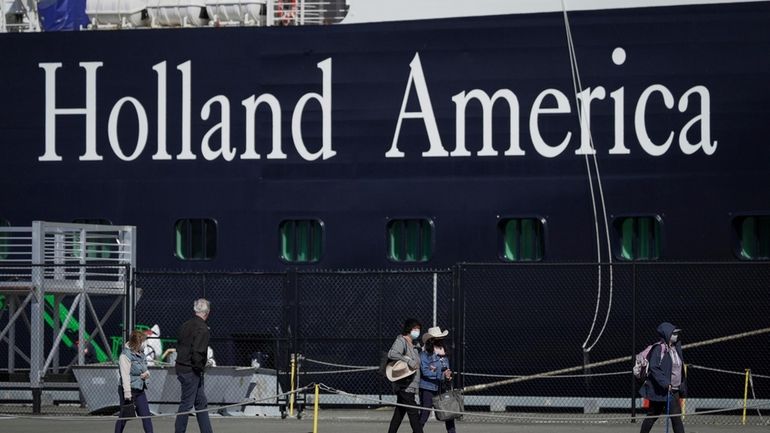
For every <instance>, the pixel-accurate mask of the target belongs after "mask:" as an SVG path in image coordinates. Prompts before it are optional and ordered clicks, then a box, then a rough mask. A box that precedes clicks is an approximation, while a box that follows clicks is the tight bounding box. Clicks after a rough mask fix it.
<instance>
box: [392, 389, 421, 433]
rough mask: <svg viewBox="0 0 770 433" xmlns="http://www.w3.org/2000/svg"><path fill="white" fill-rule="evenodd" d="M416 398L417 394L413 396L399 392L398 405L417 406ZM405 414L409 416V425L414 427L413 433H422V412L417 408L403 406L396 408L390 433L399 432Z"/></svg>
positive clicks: (397, 395) (397, 394)
mask: <svg viewBox="0 0 770 433" xmlns="http://www.w3.org/2000/svg"><path fill="white" fill-rule="evenodd" d="M415 396H416V394H412V393H411V392H406V391H398V392H397V393H396V403H398V404H408V405H410V406H417V401H416V400H415ZM405 414H406V415H408V416H409V425H410V426H412V433H422V424H420V410H419V409H417V408H411V407H410V408H406V407H401V406H396V408H395V410H394V411H393V418H391V419H390V428H389V429H388V433H396V432H397V431H398V427H399V426H400V425H401V420H403V419H404V415H405Z"/></svg>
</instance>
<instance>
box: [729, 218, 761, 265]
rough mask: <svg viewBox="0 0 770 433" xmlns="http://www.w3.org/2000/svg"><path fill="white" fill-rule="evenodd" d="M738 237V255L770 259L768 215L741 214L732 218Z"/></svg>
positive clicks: (743, 257)
mask: <svg viewBox="0 0 770 433" xmlns="http://www.w3.org/2000/svg"><path fill="white" fill-rule="evenodd" d="M733 228H734V229H735V231H736V234H737V235H738V236H737V239H738V249H737V250H738V251H737V252H738V257H740V258H741V259H745V260H770V216H768V215H755V216H743V217H738V218H735V219H734V220H733Z"/></svg>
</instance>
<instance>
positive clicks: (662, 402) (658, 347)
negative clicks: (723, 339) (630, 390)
mask: <svg viewBox="0 0 770 433" xmlns="http://www.w3.org/2000/svg"><path fill="white" fill-rule="evenodd" d="M679 331H680V330H679V329H678V328H677V327H676V326H674V325H672V324H670V323H668V322H664V323H661V324H660V325H659V326H658V335H660V342H659V343H658V344H655V345H654V346H653V347H652V349H651V350H650V354H649V360H650V364H649V367H648V371H649V373H648V375H647V380H645V382H644V385H642V388H641V389H640V390H639V394H641V396H642V397H644V398H646V399H647V400H649V401H650V409H649V412H648V414H647V417H645V419H644V422H642V430H641V433H648V432H649V431H650V430H652V426H653V425H654V424H655V421H657V420H658V417H659V416H660V415H665V414H667V413H668V414H670V415H671V426H672V427H673V428H674V433H684V425H683V424H682V417H681V414H682V407H681V402H680V399H681V398H686V397H687V382H686V378H685V374H684V358H682V342H681V341H680V340H679Z"/></svg>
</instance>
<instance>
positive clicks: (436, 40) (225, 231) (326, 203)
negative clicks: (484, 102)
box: [0, 2, 770, 270]
mask: <svg viewBox="0 0 770 433" xmlns="http://www.w3.org/2000/svg"><path fill="white" fill-rule="evenodd" d="M570 19H571V27H572V31H573V38H574V42H575V50H576V55H577V62H578V66H579V71H580V78H581V81H582V84H583V86H584V87H593V88H596V87H598V86H602V87H603V88H604V89H606V93H607V95H606V97H605V98H604V99H603V100H595V101H593V103H592V105H591V125H592V134H593V140H594V143H595V146H596V149H597V157H598V162H599V167H600V169H601V175H602V186H603V192H604V198H605V201H606V205H607V213H608V217H609V218H610V220H612V218H613V217H616V216H624V215H660V216H661V218H662V221H663V225H662V227H663V246H662V256H661V257H662V259H664V260H680V261H681V260H708V261H712V260H720V261H721V260H735V259H736V255H735V239H734V237H735V234H734V232H733V230H732V228H731V227H732V226H731V219H732V218H733V216H735V215H740V214H746V213H748V214H767V213H768V212H770V207H769V206H770V205H769V204H768V203H770V200H769V199H770V192H768V191H767V189H766V188H764V186H765V185H766V183H767V180H768V178H769V176H768V174H769V173H768V167H769V164H768V162H770V146H767V143H766V141H767V137H768V136H770V122H768V121H767V119H768V118H770V79H769V78H770V58H768V56H767V53H768V52H769V51H770V33H769V32H767V23H768V22H770V5H768V3H765V2H762V3H749V4H735V5H710V6H692V7H669V8H647V9H627V10H616V11H592V12H579V13H572V14H571V15H570ZM2 45H3V46H4V47H5V48H4V51H6V50H8V52H9V53H10V55H8V56H7V57H6V61H5V64H4V65H3V67H2V68H1V69H0V82H3V83H5V84H6V86H7V85H8V83H12V84H13V85H12V86H10V87H6V88H5V90H4V93H3V95H2V97H1V99H0V101H1V103H0V142H1V143H2V147H0V217H3V218H5V219H7V220H9V221H10V222H11V223H12V224H13V225H28V224H29V223H30V221H32V220H35V219H44V220H56V221H71V220H73V219H75V218H105V219H108V220H110V221H112V222H113V223H116V224H132V225H137V226H138V228H139V233H140V241H139V265H140V267H141V268H174V269H244V268H248V269H262V270H282V269H284V268H285V267H286V266H287V264H286V263H284V262H283V261H282V260H281V259H280V257H279V256H280V254H279V232H278V225H279V223H280V221H282V220H284V219H286V218H318V219H320V220H322V221H323V224H324V241H323V253H322V258H321V260H320V261H319V262H318V263H316V264H315V265H310V266H316V267H320V268H391V267H393V268H400V267H404V266H414V264H399V263H393V262H391V261H389V260H388V258H387V255H386V234H385V225H386V221H387V219H388V218H413V217H425V218H430V219H432V220H433V222H434V225H435V246H434V255H433V257H432V258H431V260H430V261H428V262H427V263H423V264H421V265H424V266H428V267H447V266H450V265H452V264H453V263H456V262H460V261H474V262H494V261H499V260H500V259H499V248H498V232H497V222H498V219H499V218H500V217H505V216H536V217H541V218H544V219H545V228H546V244H545V260H546V261H549V262H561V261H591V260H595V259H596V246H595V244H596V241H595V234H594V220H593V212H592V208H591V200H590V189H589V184H588V178H587V176H586V165H585V160H584V156H582V155H576V154H575V152H576V151H577V150H578V149H579V148H580V135H581V129H580V123H579V121H578V116H577V114H576V107H575V100H574V94H575V91H574V90H573V82H572V74H571V72H570V71H571V69H570V59H569V51H568V47H567V43H566V36H565V30H564V22H563V17H562V15H561V14H535V15H517V16H498V17H488V18H467V19H449V20H435V21H420V22H409V23H388V24H367V25H341V26H326V27H306V28H299V27H298V28H261V29H260V28H237V29H224V28H221V29H220V28H209V29H180V30H173V31H171V30H137V31H113V32H109V31H104V32H74V33H67V34H64V33H58V34H21V35H16V34H5V35H2ZM617 47H622V48H623V49H624V50H625V53H626V56H627V58H626V60H625V62H624V63H623V64H621V65H617V64H615V63H613V58H612V55H613V50H615V49H616V48H617ZM7 54H8V53H7ZM416 54H419V59H420V61H421V67H422V71H423V73H424V77H425V80H426V83H427V89H428V90H429V92H430V101H431V103H432V108H433V111H434V112H435V118H436V123H437V126H438V132H439V135H440V139H441V142H442V145H443V148H445V149H446V150H447V151H449V152H451V151H453V150H455V146H456V137H455V125H456V121H457V117H456V114H455V113H456V110H455V104H454V103H453V102H452V97H453V96H454V95H457V94H458V93H460V92H463V91H465V92H469V91H471V90H472V89H481V90H483V91H484V92H486V93H487V94H489V95H492V94H493V93H494V92H495V91H497V90H499V89H509V90H511V92H513V93H514V94H515V96H516V97H517V98H518V102H519V108H520V113H519V116H518V118H519V124H520V131H519V138H520V140H519V147H520V148H521V150H523V152H524V153H525V154H524V155H519V156H506V155H504V152H505V151H506V150H507V149H508V148H509V139H510V134H509V133H508V130H509V126H508V124H509V112H510V111H509V108H508V107H506V105H505V104H504V103H500V102H498V103H497V104H496V105H495V106H494V107H495V108H494V115H493V118H494V120H493V145H494V148H495V150H497V151H498V152H499V154H498V155H497V156H478V155H477V153H478V152H479V150H480V149H481V137H482V110H481V109H480V105H479V104H478V103H477V102H476V101H471V102H469V103H468V108H467V110H466V116H465V118H466V122H465V123H466V137H467V138H466V142H467V148H468V150H469V152H470V153H471V156H464V157H461V156H446V157H423V156H422V155H421V153H422V152H426V151H428V149H429V148H430V143H429V139H428V133H427V132H426V126H425V123H424V122H423V121H422V120H419V119H404V120H403V125H402V127H401V131H400V136H399V140H398V144H397V147H398V149H399V150H400V151H401V152H403V153H404V155H405V156H404V157H403V158H387V157H386V153H387V152H388V151H389V150H390V149H391V146H392V143H393V139H394V134H395V130H396V124H397V120H398V119H399V113H400V109H401V104H402V101H403V99H404V93H405V90H406V89H407V85H408V80H409V78H410V72H411V71H412V70H411V69H410V62H412V61H413V60H414V59H415V55H416ZM326 59H331V61H330V64H331V98H332V100H331V107H332V110H331V148H332V149H333V151H334V152H335V153H336V154H335V155H334V156H332V157H330V158H328V159H325V160H324V159H322V158H319V159H317V160H314V161H306V160H305V159H303V158H302V157H301V155H300V154H299V153H298V151H297V150H296V149H295V146H294V144H293V141H292V138H293V135H292V125H291V123H292V122H291V120H292V113H293V110H294V108H295V106H296V104H297V101H298V100H299V99H300V97H302V96H303V95H306V94H307V93H308V92H316V93H319V92H321V91H322V70H321V69H320V67H319V66H318V64H319V63H320V62H323V61H325V60H326ZM187 61H190V64H189V67H190V71H191V74H190V80H191V89H192V90H191V91H192V93H191V97H190V101H191V103H190V105H191V118H192V120H191V125H190V127H189V129H190V137H191V139H190V143H191V147H190V149H191V152H192V153H193V154H194V155H195V158H196V159H195V160H180V159H179V158H178V155H179V154H180V152H181V151H182V131H183V130H184V129H185V128H184V126H183V122H182V111H183V109H184V108H183V106H182V102H181V101H182V98H183V95H182V87H183V85H182V73H181V72H180V70H178V69H177V66H179V65H182V64H184V63H185V62H187ZM56 62H60V63H61V64H62V65H61V67H60V68H58V69H57V70H56V75H55V80H56V81H55V82H56V94H55V104H56V107H57V108H84V106H85V104H86V102H85V101H86V71H85V69H84V68H83V67H80V66H79V63H80V62H102V63H103V65H101V66H100V67H99V68H98V69H97V72H96V74H97V75H96V77H97V78H96V82H97V84H96V99H95V100H96V120H95V122H96V152H97V153H98V155H100V156H101V157H102V158H103V159H102V160H100V161H80V160H79V159H78V158H79V156H81V155H83V154H84V153H85V151H86V121H85V120H86V116H85V115H63V114H60V115H57V116H56V128H55V139H56V153H57V154H58V156H60V157H61V161H39V160H38V159H39V158H40V157H42V156H43V155H44V153H45V151H46V148H45V131H46V128H47V125H46V108H45V101H46V88H45V79H46V74H47V72H46V71H45V70H44V68H43V67H42V66H41V64H43V63H56ZM161 62H165V67H166V80H165V83H166V86H167V89H166V93H165V95H166V102H167V106H166V113H167V114H166V116H165V117H164V119H165V127H166V140H167V144H166V147H167V151H168V154H169V155H170V158H171V160H153V159H152V156H153V155H154V154H156V152H157V150H158V139H157V135H158V128H159V120H158V109H157V101H158V97H157V94H158V88H157V86H158V74H157V73H156V72H155V71H154V70H153V66H154V65H158V64H160V63H161ZM656 84H659V85H662V86H664V87H665V88H666V89H668V90H669V91H670V93H671V94H672V96H673V103H674V107H673V108H667V107H666V106H665V105H664V99H663V97H662V94H661V93H655V94H653V95H652V96H650V98H649V100H648V102H647V105H646V107H647V108H646V114H645V116H644V119H645V124H646V129H647V135H648V136H649V137H650V140H652V141H653V142H655V143H657V144H660V143H663V142H664V141H665V140H666V138H667V137H668V135H669V134H670V133H673V141H672V144H671V145H670V147H669V148H668V150H667V151H666V152H665V153H664V154H662V155H660V156H652V155H650V154H649V153H648V152H646V151H645V150H644V149H643V148H642V147H641V146H640V143H639V139H638V135H637V132H636V129H635V126H634V121H635V110H636V106H637V103H638V101H639V98H640V95H641V94H642V93H643V92H644V91H645V89H649V88H650V86H653V85H656ZM695 86H703V87H705V88H706V89H707V90H708V93H709V96H710V107H709V109H710V111H709V116H708V117H709V122H710V125H709V128H708V132H709V134H710V140H709V146H712V145H713V142H716V143H717V144H716V147H715V149H713V150H712V153H711V154H707V152H706V151H704V150H703V149H700V150H697V151H695V152H694V153H692V154H690V155H688V154H685V153H684V152H683V151H682V150H681V149H680V146H679V144H678V140H679V136H680V134H681V131H682V129H683V128H684V126H685V124H687V122H688V121H690V120H691V119H693V118H694V117H696V116H697V115H698V113H699V110H700V109H701V108H702V105H700V106H699V105H698V103H699V101H700V102H702V101H701V100H699V99H698V98H697V97H696V96H693V97H691V98H690V99H689V102H690V106H689V108H688V109H687V110H684V111H683V112H682V111H680V110H678V109H677V105H678V104H680V98H681V97H682V95H683V94H685V92H687V91H688V90H689V89H692V88H693V87H695ZM620 88H623V89H624V92H625V102H624V103H623V104H622V106H623V111H624V114H623V115H622V123H623V125H624V134H623V135H622V137H623V146H624V147H625V148H627V149H628V150H629V151H630V153H629V154H610V153H609V151H610V149H611V148H612V147H613V146H614V145H615V141H614V135H613V134H614V133H615V132H614V131H615V128H614V125H615V123H614V122H615V118H616V115H615V107H614V104H613V99H611V98H610V93H611V92H614V91H616V90H618V89H620ZM545 89H558V90H559V91H560V92H563V93H564V94H565V95H566V96H567V97H568V100H569V106H570V112H569V113H564V114H550V115H549V114H543V115H541V116H540V120H539V127H540V134H541V135H542V137H543V139H544V140H545V141H546V142H548V143H549V144H550V145H551V146H555V145H556V144H558V143H559V142H560V141H561V140H562V139H563V138H564V137H565V136H566V134H567V133H568V132H569V133H571V134H572V136H571V140H570V142H569V144H568V146H567V147H566V149H565V150H563V151H562V152H561V153H560V154H559V155H558V156H556V157H554V158H548V157H545V156H542V155H541V154H539V153H538V151H537V150H536V149H535V148H534V146H533V141H532V131H531V130H530V127H529V120H530V113H531V110H532V107H533V103H534V101H535V99H536V98H537V96H538V95H539V94H540V93H541V92H542V91H543V90H545ZM265 93H269V94H272V95H274V96H275V98H276V100H277V101H279V102H280V104H281V111H282V122H281V132H282V150H283V152H284V153H285V154H286V159H268V158H267V155H268V154H269V153H270V151H271V146H272V141H271V140H272V134H271V123H270V122H271V118H270V116H269V111H268V110H266V108H265V106H264V105H263V106H262V107H261V108H260V109H259V111H258V112H257V117H256V127H255V131H256V135H255V143H256V151H257V152H258V153H259V154H260V156H261V159H259V160H243V159H241V158H240V157H241V155H242V154H243V152H244V149H245V145H244V142H245V140H246V136H245V134H246V132H245V131H246V128H247V127H246V114H245V111H244V106H243V105H242V101H243V100H245V99H246V98H248V97H250V96H251V95H257V96H258V95H261V94H265ZM216 95H223V96H224V97H226V98H227V100H228V101H229V108H230V122H229V128H230V135H231V137H230V142H231V147H232V149H234V150H235V152H236V153H235V155H236V156H235V158H234V159H233V160H232V161H225V160H224V159H223V158H222V157H219V158H217V159H214V160H213V161H207V160H205V159H204V156H203V155H202V151H201V140H202V139H203V137H204V135H205V134H206V133H207V131H209V129H210V128H212V127H213V126H215V125H216V124H217V122H219V120H220V119H221V116H222V113H221V106H219V105H216V104H214V105H212V109H211V113H210V119H209V120H202V118H201V109H202V107H203V106H204V104H205V103H206V101H207V100H209V98H212V97H214V96H216ZM125 96H131V97H133V98H135V99H136V100H137V101H139V103H141V105H142V107H143V109H144V110H145V112H146V117H147V119H148V121H147V124H148V126H147V132H148V134H147V140H146V146H145V149H144V151H143V152H141V154H140V155H139V156H138V157H137V158H136V159H135V160H133V161H130V162H127V161H121V160H120V159H119V158H118V157H117V156H116V154H115V152H114V151H113V150H112V148H111V146H110V138H109V136H108V129H109V117H110V113H111V111H112V110H113V108H114V107H115V105H116V103H117V102H118V100H120V99H121V98H123V97H125ZM553 106H554V102H553V100H550V102H546V103H543V105H542V107H553ZM419 109H420V105H419V104H418V98H417V96H416V94H415V89H414V88H412V89H411V90H410V91H409V97H408V104H407V106H406V110H411V111H417V110H419ZM303 116H304V117H303V118H302V122H301V124H302V126H301V129H302V133H303V138H304V142H305V144H306V145H307V148H308V149H309V151H310V152H315V151H317V150H318V149H320V147H321V141H322V130H323V127H322V113H321V110H320V109H319V104H318V103H317V101H310V102H309V103H308V104H307V105H306V107H305V110H304V115H303ZM138 123H139V122H138V121H137V116H136V111H135V110H134V108H133V107H132V106H131V104H124V105H123V107H122V111H120V115H119V122H118V123H117V125H118V126H117V134H118V137H119V140H120V145H121V146H122V148H123V151H124V153H125V154H126V155H130V154H131V153H132V151H133V150H134V147H135V143H136V142H137V138H138V136H139V134H138V132H137V129H138ZM48 126H50V125H48ZM698 128H699V125H695V126H693V127H692V128H690V130H689V133H688V134H687V136H688V140H690V141H691V142H698V141H699V140H701V139H702V137H701V133H700V132H699V129H698ZM220 137H221V134H219V133H214V134H213V138H212V145H211V147H212V148H214V149H217V148H218V147H219V146H220V142H221V138H220ZM594 181H596V179H594ZM594 188H595V192H597V193H598V189H597V186H596V184H594ZM191 217H192V218H197V217H201V218H203V217H205V218H213V219H215V220H216V221H217V223H218V244H217V254H216V257H215V258H214V259H213V260H210V261H202V262H183V261H180V260H178V259H176V258H175V257H174V254H173V252H174V233H173V227H174V222H175V221H176V220H177V219H179V218H191ZM600 222H601V218H600ZM613 236H614V234H613ZM605 259H606V256H605Z"/></svg>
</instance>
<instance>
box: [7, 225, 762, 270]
mask: <svg viewBox="0 0 770 433" xmlns="http://www.w3.org/2000/svg"><path fill="white" fill-rule="evenodd" d="M73 222H74V223H78V224H104V225H110V224H111V222H110V221H109V220H105V219H76V220H73ZM544 223H545V220H543V219H540V218H503V219H500V220H499V222H498V224H497V233H498V256H499V258H500V259H501V260H503V261H507V262H536V261H540V260H542V259H543V257H544V255H545V231H544ZM732 224H733V230H734V232H735V233H736V242H737V245H736V249H735V250H736V252H737V254H738V256H739V257H740V258H741V259H744V260H768V259H770V215H753V216H741V217H737V218H735V219H733V223H732ZM0 226H10V222H9V221H7V220H4V219H2V218H0ZM613 229H614V231H615V239H616V240H617V241H616V244H615V256H616V257H617V258H618V259H620V260H625V261H652V260H658V259H660V257H661V218H660V217H659V216H630V217H619V218H615V219H614V220H613ZM278 231H279V237H280V251H279V253H280V257H281V259H282V260H284V261H286V262H289V263H317V262H319V261H320V260H321V256H322V253H323V244H324V242H323V239H324V236H323V232H324V224H323V222H322V221H321V220H318V219H292V220H284V221H282V222H281V223H280V224H279V226H278ZM385 234H386V240H387V258H388V259H389V260H391V261H393V262H404V263H419V262H428V261H429V260H430V259H431V257H432V256H433V252H434V251H433V250H434V248H433V247H434V239H435V226H434V225H433V222H432V221H431V220H430V219H427V218H414V219H393V220H390V221H388V223H387V224H386V226H385ZM0 235H1V234H0ZM174 239H175V245H174V255H175V256H176V257H177V258H178V259H180V260H211V259H213V258H215V257H216V254H217V223H216V221H215V220H213V219H211V218H184V219H179V220H177V221H176V223H175V224H174ZM109 249H110V246H109V245H102V246H94V247H91V249H89V251H88V256H89V257H90V258H98V257H108V256H109V252H110V250H109ZM7 250H8V244H7V243H6V242H4V240H3V238H2V236H0V260H2V259H4V258H5V256H6V255H7V254H6V253H7Z"/></svg>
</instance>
